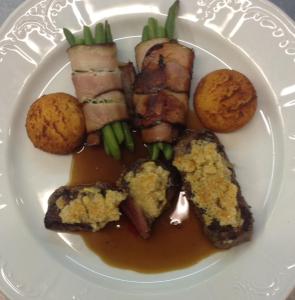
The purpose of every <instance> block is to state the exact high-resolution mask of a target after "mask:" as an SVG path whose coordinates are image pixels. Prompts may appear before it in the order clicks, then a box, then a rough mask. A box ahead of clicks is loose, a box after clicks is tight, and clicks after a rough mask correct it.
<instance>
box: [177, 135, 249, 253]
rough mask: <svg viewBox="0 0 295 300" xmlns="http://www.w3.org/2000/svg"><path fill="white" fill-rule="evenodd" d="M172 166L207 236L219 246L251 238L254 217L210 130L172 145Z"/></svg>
mask: <svg viewBox="0 0 295 300" xmlns="http://www.w3.org/2000/svg"><path fill="white" fill-rule="evenodd" d="M173 165H174V166H175V167H176V168H177V169H178V171H179V172H180V173H181V175H182V179H183V182H184V189H185V192H186V195H187V197H188V198H189V199H190V200H191V202H192V204H193V205H194V207H195V208H196V213H197V216H198V217H199V219H200V220H201V222H202V224H203V229H204V232H205V234H206V235H207V237H208V238H209V239H210V240H211V241H212V243H213V244H214V245H215V246H216V247H218V248H230V247H233V246H235V245H237V244H239V243H241V242H244V241H247V240H249V239H250V238H251V236H252V232H253V217H252V213H251V211H250V207H249V205H248V204H247V203H246V201H245V199H244V197H243V196H242V193H241V189H240V186H239V184H238V182H237V180H236V175H235V171H234V169H233V166H232V164H231V163H230V162H229V160H228V158H227V156H226V154H225V151H224V147H223V146H222V144H221V143H220V141H219V140H218V138H217V137H216V135H215V134H214V133H212V132H209V131H203V132H198V133H191V134H189V135H188V136H186V137H185V138H183V139H182V140H180V141H179V143H178V144H177V145H176V147H175V157H174V160H173Z"/></svg>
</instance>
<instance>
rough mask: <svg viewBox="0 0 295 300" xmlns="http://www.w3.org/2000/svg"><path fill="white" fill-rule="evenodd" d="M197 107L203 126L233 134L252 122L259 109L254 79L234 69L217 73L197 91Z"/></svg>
mask: <svg viewBox="0 0 295 300" xmlns="http://www.w3.org/2000/svg"><path fill="white" fill-rule="evenodd" d="M194 106H195V111H196V113H197V115H198V116H199V118H200V120H201V122H202V123H203V125H204V126H205V127H206V128H208V129H211V130H212V131H216V132H231V131H234V130H236V129H239V128H241V127H242V126H244V125H245V124H246V123H248V122H249V121H250V119H251V118H252V117H253V115H254V113H255V111H256V108H257V96H256V91H255V88H254V86H253V85H252V83H251V82H250V80H249V79H248V78H247V77H246V76H245V75H243V74H241V73H240V72H237V71H234V70H227V69H222V70H216V71H214V72H211V73H209V74H208V75H206V76H205V77H204V78H203V79H202V80H201V81H200V83H199V85H198V86H197V88H196V91H195V95H194Z"/></svg>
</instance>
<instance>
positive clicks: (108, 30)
mask: <svg viewBox="0 0 295 300" xmlns="http://www.w3.org/2000/svg"><path fill="white" fill-rule="evenodd" d="M104 28H105V39H106V42H107V43H112V42H113V36H112V31H111V26H110V24H109V22H108V21H107V20H106V21H105V23H104Z"/></svg>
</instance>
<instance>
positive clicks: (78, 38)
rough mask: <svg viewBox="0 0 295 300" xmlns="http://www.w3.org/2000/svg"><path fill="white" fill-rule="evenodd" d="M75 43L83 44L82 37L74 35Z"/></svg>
mask: <svg viewBox="0 0 295 300" xmlns="http://www.w3.org/2000/svg"><path fill="white" fill-rule="evenodd" d="M75 44H76V45H83V44H84V39H83V38H81V37H79V36H75Z"/></svg>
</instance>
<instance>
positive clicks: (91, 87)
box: [72, 70, 122, 102]
mask: <svg viewBox="0 0 295 300" xmlns="http://www.w3.org/2000/svg"><path fill="white" fill-rule="evenodd" d="M72 80H73V83H74V86H75V90H76V95H77V98H78V99H79V100H80V101H81V102H83V100H85V99H93V98H95V97H96V96H98V95H100V94H103V93H105V92H109V91H112V90H121V89H122V81H121V72H120V70H116V71H114V72H106V71H102V72H74V73H73V74H72Z"/></svg>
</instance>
